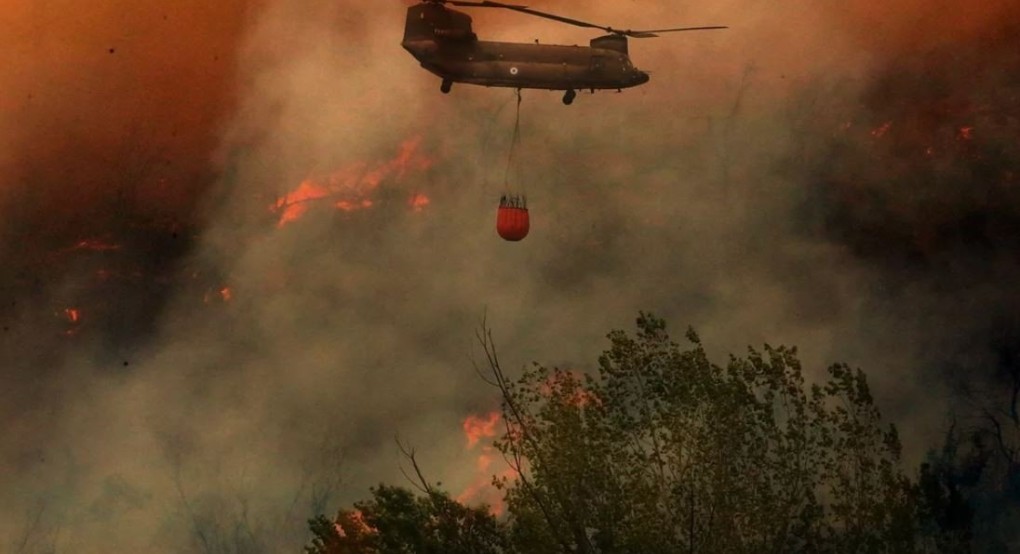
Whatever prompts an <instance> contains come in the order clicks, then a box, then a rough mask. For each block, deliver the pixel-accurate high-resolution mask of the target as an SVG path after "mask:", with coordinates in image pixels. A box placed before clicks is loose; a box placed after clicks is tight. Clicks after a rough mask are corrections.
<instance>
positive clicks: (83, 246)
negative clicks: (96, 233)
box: [71, 239, 120, 252]
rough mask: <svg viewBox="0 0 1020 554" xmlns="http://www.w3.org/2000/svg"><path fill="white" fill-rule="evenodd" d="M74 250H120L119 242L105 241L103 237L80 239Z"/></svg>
mask: <svg viewBox="0 0 1020 554" xmlns="http://www.w3.org/2000/svg"><path fill="white" fill-rule="evenodd" d="M71 249H72V250H91V251H93V252H109V251H111V250H120V245H119V244H113V243H110V242H105V241H103V240H101V239H85V240H81V241H79V242H78V243H77V244H75V245H74V246H73V247H71Z"/></svg>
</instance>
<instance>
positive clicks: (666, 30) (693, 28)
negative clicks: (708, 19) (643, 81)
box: [623, 25, 729, 38]
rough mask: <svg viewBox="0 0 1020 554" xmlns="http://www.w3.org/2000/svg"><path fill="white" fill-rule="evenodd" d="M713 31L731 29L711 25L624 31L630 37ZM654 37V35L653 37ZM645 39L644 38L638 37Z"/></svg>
mask: <svg viewBox="0 0 1020 554" xmlns="http://www.w3.org/2000/svg"><path fill="white" fill-rule="evenodd" d="M712 29H729V27H726V26H723V25H711V26H708V27H677V28H675V29H648V30H641V31H623V33H624V34H627V35H630V36H637V35H645V34H654V33H676V32H680V31H711V30H712ZM653 36H654V35H653ZM637 38H644V37H637Z"/></svg>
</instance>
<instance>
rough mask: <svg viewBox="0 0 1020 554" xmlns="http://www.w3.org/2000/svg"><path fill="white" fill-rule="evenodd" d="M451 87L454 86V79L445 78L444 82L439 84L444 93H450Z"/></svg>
mask: <svg viewBox="0 0 1020 554" xmlns="http://www.w3.org/2000/svg"><path fill="white" fill-rule="evenodd" d="M451 88H453V81H451V80H449V79H443V84H441V85H439V90H440V91H442V92H443V94H449V93H450V89H451Z"/></svg>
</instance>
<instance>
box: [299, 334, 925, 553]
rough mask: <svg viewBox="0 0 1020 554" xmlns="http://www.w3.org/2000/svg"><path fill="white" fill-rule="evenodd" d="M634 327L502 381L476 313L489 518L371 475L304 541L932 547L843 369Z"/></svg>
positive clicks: (505, 547)
mask: <svg viewBox="0 0 1020 554" xmlns="http://www.w3.org/2000/svg"><path fill="white" fill-rule="evenodd" d="M637 326H638V331H637V333H636V335H629V334H627V333H624V332H622V331H614V332H612V333H610V335H609V340H610V347H609V349H608V350H607V351H606V352H604V353H603V354H602V356H601V357H600V358H599V363H598V367H597V368H596V369H595V370H594V371H592V372H590V373H580V372H574V371H568V370H564V369H558V368H547V367H544V366H541V365H538V364H534V365H532V366H531V367H528V368H526V369H525V370H524V371H523V373H522V374H521V375H520V376H519V377H516V378H513V379H511V378H510V377H509V376H508V375H507V374H506V373H505V372H504V371H503V369H502V367H501V365H500V360H499V358H498V356H497V353H496V348H495V345H494V342H493V339H492V335H491V333H490V332H489V331H488V330H487V329H485V328H484V327H483V329H482V331H481V333H480V335H479V339H480V342H481V343H482V345H483V347H484V351H485V354H486V357H487V362H488V369H490V370H491V379H489V377H486V376H485V375H483V377H485V378H486V379H487V380H490V382H491V383H492V384H493V385H495V386H496V387H498V389H499V390H500V393H501V395H502V400H503V422H504V423H505V429H504V432H503V433H502V436H501V437H500V438H499V440H497V441H496V442H495V446H496V448H497V449H498V450H499V451H501V452H502V453H503V455H504V457H505V458H506V460H507V461H508V463H509V464H510V465H511V467H512V468H513V469H514V470H515V472H514V473H515V476H514V477H513V478H494V479H493V484H494V485H495V486H496V487H498V488H500V489H501V490H502V491H503V492H504V500H505V503H506V509H507V512H506V513H507V515H506V517H505V519H503V520H496V519H495V518H494V517H493V516H491V515H490V514H489V513H488V512H487V511H486V510H485V508H484V507H482V508H468V507H465V506H463V505H461V504H459V503H457V502H455V501H453V500H451V499H450V498H449V497H448V496H446V495H445V494H443V493H440V492H437V491H436V490H434V489H431V488H429V487H427V486H424V487H423V490H422V493H423V494H421V495H416V494H414V493H412V492H411V491H408V490H405V489H399V488H393V487H385V486H380V487H379V488H377V489H373V499H372V500H370V501H368V502H362V503H357V504H355V505H354V509H353V510H343V511H341V512H340V513H339V514H338V516H337V518H336V519H335V521H331V520H328V519H326V518H321V517H320V518H319V519H317V520H313V521H312V522H311V525H312V530H313V533H314V534H315V537H316V538H315V540H314V541H313V544H312V545H311V546H309V547H307V548H306V552H308V554H337V553H345V554H346V553H356V554H362V553H372V554H375V553H387V554H388V553H404V552H415V553H431V552H452V553H458V552H471V553H510V552H515V553H521V554H524V553H527V554H546V553H548V554H554V553H555V554H575V553H576V554H609V553H612V554H617V553H619V554H629V553H634V554H639V553H640V554H657V553H662V554H666V553H669V554H674V553H691V554H694V553H697V554H715V553H720V554H722V553H726V554H731V553H735V554H740V553H754V554H759V553H775V554H788V553H811V554H815V553H818V554H844V553H846V554H850V553H853V554H871V553H874V554H881V553H896V554H910V553H912V552H918V553H920V552H928V551H933V550H935V546H932V545H927V547H926V545H925V543H924V542H923V541H922V540H921V539H920V537H921V532H920V529H919V523H918V522H919V520H920V521H924V518H923V517H921V516H923V515H924V514H923V513H922V512H923V510H922V509H920V508H919V503H918V499H919V498H920V496H921V495H922V493H923V492H924V491H922V490H921V488H919V487H918V486H917V485H915V484H914V483H912V482H911V480H910V479H908V478H907V477H906V476H905V475H904V474H903V472H902V471H901V469H900V444H899V439H898V436H897V432H896V429H895V427H892V426H887V425H884V424H883V423H882V421H881V416H880V414H879V411H878V409H877V408H876V407H875V405H874V399H873V398H872V396H871V392H870V389H869V387H868V383H867V379H866V378H865V375H864V374H863V373H862V372H861V371H859V370H853V369H851V368H850V367H848V366H846V365H834V366H832V367H830V368H829V370H828V378H827V379H826V381H825V382H823V383H819V384H814V385H811V384H808V383H807V381H806V379H805V377H804V375H803V372H802V369H801V366H800V362H799V361H798V359H797V352H796V350H795V349H792V348H785V347H779V348H773V347H770V346H765V348H764V350H763V351H758V350H754V349H751V350H749V352H748V354H747V356H746V357H745V358H737V357H731V358H730V359H729V361H728V363H727V364H726V365H725V366H719V365H716V364H713V363H711V362H710V361H709V359H708V356H707V354H706V352H705V350H704V348H703V346H702V344H701V341H700V339H699V338H698V337H697V335H696V334H695V333H694V332H693V331H688V333H687V340H688V342H689V345H688V346H687V347H686V348H681V346H680V345H678V344H677V343H675V342H673V341H672V340H671V339H670V337H669V336H668V334H667V333H666V326H665V322H663V321H662V320H661V319H658V318H656V317H654V316H651V315H646V314H641V316H640V317H639V318H638V320H637ZM405 454H407V452H406V451H405ZM408 456H409V457H410V459H411V462H412V463H414V458H413V452H412V453H410V454H409V455H408ZM415 469H416V470H417V469H418V467H417V465H415ZM418 475H419V478H420V477H421V473H420V472H418ZM421 481H422V483H423V484H424V479H421ZM927 486H928V488H929V489H932V485H931V483H928V484H927ZM932 490H934V489H932ZM928 496H929V497H931V498H934V499H935V500H938V492H937V491H935V492H931V493H930V494H928ZM939 506H941V504H940V505H939ZM936 507H938V506H936ZM929 519H930V518H929ZM336 524H339V528H340V529H342V530H343V531H342V532H341V531H339V530H338V529H337V525H336ZM929 542H930V541H929ZM925 548H927V550H926V549H925Z"/></svg>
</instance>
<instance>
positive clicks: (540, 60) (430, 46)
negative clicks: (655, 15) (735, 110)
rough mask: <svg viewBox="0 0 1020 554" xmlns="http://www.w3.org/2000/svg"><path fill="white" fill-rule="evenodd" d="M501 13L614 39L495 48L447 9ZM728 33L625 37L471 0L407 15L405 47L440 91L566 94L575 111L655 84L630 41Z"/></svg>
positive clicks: (439, 3) (428, 0)
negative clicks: (589, 99) (584, 98)
mask: <svg viewBox="0 0 1020 554" xmlns="http://www.w3.org/2000/svg"><path fill="white" fill-rule="evenodd" d="M446 4H450V5H453V6H457V7H470V8H501V9H506V10H513V11H516V12H520V13H525V14H528V15H533V16H537V17H543V18H546V19H551V20H553V21H559V22H561V23H567V24H569V25H575V26H578V27H587V28H592V29H601V30H603V31H605V32H606V33H608V34H606V35H603V36H600V37H597V38H594V39H591V42H590V45H589V46H564V45H555V44H538V43H537V41H536V43H535V44H530V43H515V42H490V41H482V40H478V36H477V35H475V33H474V31H473V30H472V28H471V17H470V16H469V15H467V14H466V13H463V12H459V11H456V10H453V9H450V8H447V7H446ZM713 29H726V27H725V26H719V25H715V26H708V27H678V28H672V29H651V30H641V31H634V30H629V29H628V30H620V29H614V28H612V27H606V26H603V25H596V24H593V23H588V22H585V21H580V20H577V19H571V18H568V17H562V16H559V15H554V14H551V13H546V12H540V11H538V10H533V9H530V8H528V7H526V6H518V5H514V4H504V3H501V2H492V1H488V0H484V1H469V0H423V1H422V2H421V3H420V4H417V5H415V6H411V7H410V8H408V9H407V22H406V24H405V26H404V40H403V42H402V43H401V45H402V46H403V47H404V48H405V49H406V50H407V51H408V52H410V53H411V55H412V56H414V57H415V59H417V60H418V61H419V62H421V65H422V67H424V68H425V69H427V70H428V71H430V72H432V73H434V74H436V75H438V76H439V77H440V78H441V79H442V85H441V86H440V90H441V91H442V92H443V93H448V92H450V90H451V88H452V87H453V84H454V83H467V84H472V85H481V86H487V87H509V88H516V89H544V90H562V91H565V93H564V95H563V103H564V104H568V105H569V104H571V103H573V101H574V98H575V97H576V96H577V92H576V91H578V90H590V91H591V92H595V91H596V90H622V89H625V88H630V87H636V86H638V85H643V84H645V83H647V82H648V73H646V72H644V71H641V70H639V69H637V68H636V67H634V64H632V63H631V61H630V56H629V54H628V50H627V38H628V37H630V38H650V37H656V36H658V34H659V33H674V32H680V31H707V30H713Z"/></svg>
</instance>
